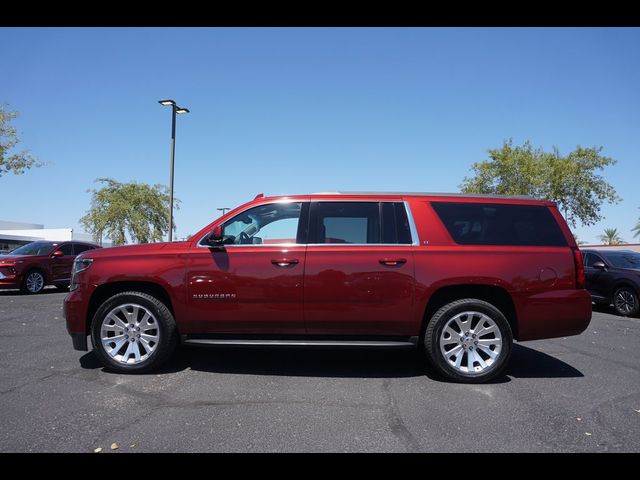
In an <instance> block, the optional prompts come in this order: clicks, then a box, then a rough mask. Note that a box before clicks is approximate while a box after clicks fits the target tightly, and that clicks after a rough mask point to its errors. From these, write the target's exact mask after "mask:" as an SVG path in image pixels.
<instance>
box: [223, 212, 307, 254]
mask: <svg viewBox="0 0 640 480" xmlns="http://www.w3.org/2000/svg"><path fill="white" fill-rule="evenodd" d="M301 209H302V203H300V202H295V203H293V202H292V203H269V204H266V205H260V206H258V207H253V208H250V209H249V210H245V211H244V212H242V213H240V214H238V215H236V216H235V217H233V218H231V219H230V220H227V221H226V222H225V223H224V225H223V226H222V235H223V237H224V243H225V244H227V245H262V244H269V243H271V244H275V243H296V239H297V237H298V223H299V220H300V211H301Z"/></svg>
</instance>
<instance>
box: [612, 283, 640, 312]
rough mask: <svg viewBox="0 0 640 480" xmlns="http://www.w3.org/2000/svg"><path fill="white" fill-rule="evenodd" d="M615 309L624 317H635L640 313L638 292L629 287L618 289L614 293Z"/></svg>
mask: <svg viewBox="0 0 640 480" xmlns="http://www.w3.org/2000/svg"><path fill="white" fill-rule="evenodd" d="M612 300H613V302H612V303H613V309H614V310H615V311H616V313H617V314H618V315H622V316H623V317H635V316H636V315H638V312H639V311H640V300H638V294H637V292H636V291H635V290H634V289H633V288H631V287H628V286H623V287H620V288H616V291H615V292H613V299H612Z"/></svg>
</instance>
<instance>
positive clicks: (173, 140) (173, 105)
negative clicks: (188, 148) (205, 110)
mask: <svg viewBox="0 0 640 480" xmlns="http://www.w3.org/2000/svg"><path fill="white" fill-rule="evenodd" d="M158 103H160V104H161V105H167V106H168V105H171V177H170V179H169V241H170V242H171V241H172V239H173V165H174V160H175V155H176V114H177V113H189V110H187V109H186V108H181V107H178V106H177V105H176V102H174V101H173V100H160V101H159V102H158Z"/></svg>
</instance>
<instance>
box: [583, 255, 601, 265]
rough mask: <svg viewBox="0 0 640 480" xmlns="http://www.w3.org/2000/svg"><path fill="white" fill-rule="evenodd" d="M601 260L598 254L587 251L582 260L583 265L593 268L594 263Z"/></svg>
mask: <svg viewBox="0 0 640 480" xmlns="http://www.w3.org/2000/svg"><path fill="white" fill-rule="evenodd" d="M602 261H603V260H602V259H601V258H600V257H599V256H598V255H594V254H593V253H587V255H586V258H585V260H584V262H585V265H586V266H587V267H590V268H593V264H594V263H596V262H602Z"/></svg>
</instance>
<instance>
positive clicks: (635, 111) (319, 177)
mask: <svg viewBox="0 0 640 480" xmlns="http://www.w3.org/2000/svg"><path fill="white" fill-rule="evenodd" d="M639 47H640V29H638V28H0V58H2V65H3V73H2V75H0V102H8V103H9V104H10V106H11V108H12V109H14V110H18V111H19V112H20V117H19V118H18V119H17V120H16V121H15V122H14V124H15V125H16V126H17V127H18V130H19V132H20V136H21V140H22V141H21V143H20V146H21V147H22V148H28V149H29V150H31V152H32V153H33V154H35V155H37V156H38V157H39V158H40V159H41V160H44V161H46V162H48V165H47V166H46V167H44V168H40V169H35V170H31V171H29V172H27V173H26V174H24V175H21V176H14V175H7V176H4V177H2V178H0V198H1V199H2V200H1V202H2V203H1V204H2V207H3V208H2V209H1V211H0V218H2V219H3V220H13V221H25V222H33V223H43V224H45V225H46V226H47V227H74V228H78V229H79V230H81V227H80V226H79V223H78V219H79V218H80V217H81V216H82V215H84V213H85V212H86V210H87V209H88V208H89V204H90V194H89V193H87V189H89V188H94V187H95V186H96V184H94V183H93V181H94V179H96V178H98V177H112V178H115V179H116V180H120V181H130V180H135V181H138V182H145V183H150V184H156V183H164V184H168V182H169V158H170V117H171V115H170V109H169V108H167V107H162V106H160V105H159V104H158V103H157V102H158V100H160V99H163V98H173V99H175V100H176V101H177V102H178V104H179V105H181V106H184V107H187V108H189V109H190V110H191V113H189V114H187V115H182V116H179V117H178V127H177V143H176V170H175V195H176V197H178V198H180V200H181V201H182V204H181V208H180V210H178V211H177V212H176V214H175V221H176V224H177V234H176V238H182V237H184V236H186V235H188V234H191V233H194V232H195V231H197V230H199V229H200V228H201V227H202V226H204V225H206V224H207V223H209V222H210V221H211V220H213V219H214V218H216V217H217V216H218V215H219V212H218V211H217V210H216V209H217V208H219V207H235V206H237V205H239V204H241V203H244V202H245V201H247V200H249V199H251V198H253V197H254V196H255V195H256V194H257V193H259V192H264V193H265V194H292V193H308V192H316V191H333V190H391V191H397V190H408V191H436V192H445V191H449V192H455V191H458V186H459V185H460V183H461V182H462V180H463V178H464V176H465V175H469V174H470V166H471V164H472V163H473V162H475V161H481V160H485V159H487V154H486V150H487V149H489V148H495V147H499V146H501V145H502V142H503V141H504V140H505V139H507V138H513V141H514V143H516V144H521V143H523V142H524V141H525V140H530V141H531V142H532V144H533V145H535V146H541V147H543V148H545V149H549V150H550V149H551V147H552V146H554V145H555V146H557V147H558V148H559V149H560V151H561V153H568V152H569V151H571V150H573V149H574V148H575V147H576V146H577V145H582V146H585V147H588V146H603V147H604V150H603V154H605V155H607V156H610V157H613V158H615V159H616V160H618V163H617V165H615V166H613V167H610V168H609V169H607V171H606V172H605V176H606V179H607V180H608V181H609V182H610V183H611V184H612V185H613V186H614V187H615V188H616V190H617V192H618V194H619V195H620V196H621V197H622V198H623V201H622V202H621V203H619V204H617V205H608V206H605V207H604V208H603V210H602V212H603V214H604V215H605V217H606V219H605V220H604V221H602V222H600V223H598V224H597V225H596V226H594V227H578V228H576V229H575V231H576V233H577V234H578V237H579V238H580V239H581V240H585V241H588V242H596V241H597V236H598V235H599V234H601V233H602V231H603V229H604V228H605V227H617V228H618V229H619V230H620V231H621V232H622V237H623V238H624V239H625V240H626V241H628V242H631V241H633V242H634V243H640V239H639V238H637V237H636V238H635V239H634V238H633V234H632V232H631V228H633V226H634V225H635V224H636V222H637V220H638V218H639V217H640V210H639V209H638V207H640V189H639V188H638V185H640V182H639V180H638V179H639V176H638V173H640V162H638V152H640V88H639V87H638V86H639V85H640V55H638V49H639Z"/></svg>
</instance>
